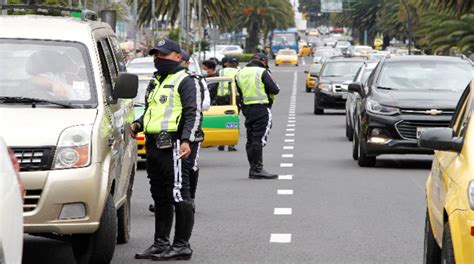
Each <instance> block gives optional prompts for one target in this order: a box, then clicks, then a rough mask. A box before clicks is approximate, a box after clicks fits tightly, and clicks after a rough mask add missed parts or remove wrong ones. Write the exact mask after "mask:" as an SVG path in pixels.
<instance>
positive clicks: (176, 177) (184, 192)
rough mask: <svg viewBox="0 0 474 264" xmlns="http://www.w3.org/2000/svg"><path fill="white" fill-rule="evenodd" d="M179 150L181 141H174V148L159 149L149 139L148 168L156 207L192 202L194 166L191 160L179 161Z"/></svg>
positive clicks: (147, 144)
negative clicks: (190, 182) (191, 180)
mask: <svg viewBox="0 0 474 264" xmlns="http://www.w3.org/2000/svg"><path fill="white" fill-rule="evenodd" d="M179 149H180V141H179V140H174V142H173V148H170V149H158V148H157V147H156V143H155V141H154V140H152V139H151V137H147V141H146V151H147V158H146V167H147V173H148V178H149V180H150V191H151V196H152V197H153V200H154V201H155V205H163V204H175V203H179V202H182V201H190V200H191V193H190V185H189V177H190V175H191V174H192V173H193V172H192V170H193V166H192V165H191V164H192V162H190V161H189V158H188V159H187V160H181V159H178V157H179Z"/></svg>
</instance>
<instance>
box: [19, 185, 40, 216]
mask: <svg viewBox="0 0 474 264" xmlns="http://www.w3.org/2000/svg"><path fill="white" fill-rule="evenodd" d="M41 193H42V190H26V191H25V200H24V202H23V212H25V213H26V212H31V211H33V210H35V209H36V207H37V206H38V202H39V200H40V198H41Z"/></svg>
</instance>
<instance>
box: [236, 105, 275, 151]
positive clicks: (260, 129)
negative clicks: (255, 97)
mask: <svg viewBox="0 0 474 264" xmlns="http://www.w3.org/2000/svg"><path fill="white" fill-rule="evenodd" d="M242 113H243V115H244V116H245V128H246V129H247V147H249V146H252V145H255V146H262V147H264V146H265V145H266V144H267V139H268V135H269V134H270V130H271V128H272V111H271V109H270V107H269V106H268V105H260V104H255V105H244V106H243V108H242Z"/></svg>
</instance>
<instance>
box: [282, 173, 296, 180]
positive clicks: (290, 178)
mask: <svg viewBox="0 0 474 264" xmlns="http://www.w3.org/2000/svg"><path fill="white" fill-rule="evenodd" d="M278 179H279V180H293V175H292V174H288V175H278Z"/></svg>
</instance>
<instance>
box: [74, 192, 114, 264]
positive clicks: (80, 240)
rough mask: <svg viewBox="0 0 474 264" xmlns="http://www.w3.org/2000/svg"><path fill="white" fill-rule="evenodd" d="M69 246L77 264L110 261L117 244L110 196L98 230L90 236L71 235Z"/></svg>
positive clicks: (112, 204)
mask: <svg viewBox="0 0 474 264" xmlns="http://www.w3.org/2000/svg"><path fill="white" fill-rule="evenodd" d="M71 244H72V250H73V253H74V258H75V259H76V262H77V263H78V264H86V263H110V261H112V257H113V256H114V251H115V245H116V244H117V210H116V209H115V204H114V200H113V197H112V195H109V196H108V197H107V200H106V202H105V206H104V210H103V212H102V217H101V218H100V224H99V228H98V229H97V230H96V231H95V232H94V233H92V234H76V235H73V236H72V237H71Z"/></svg>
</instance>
